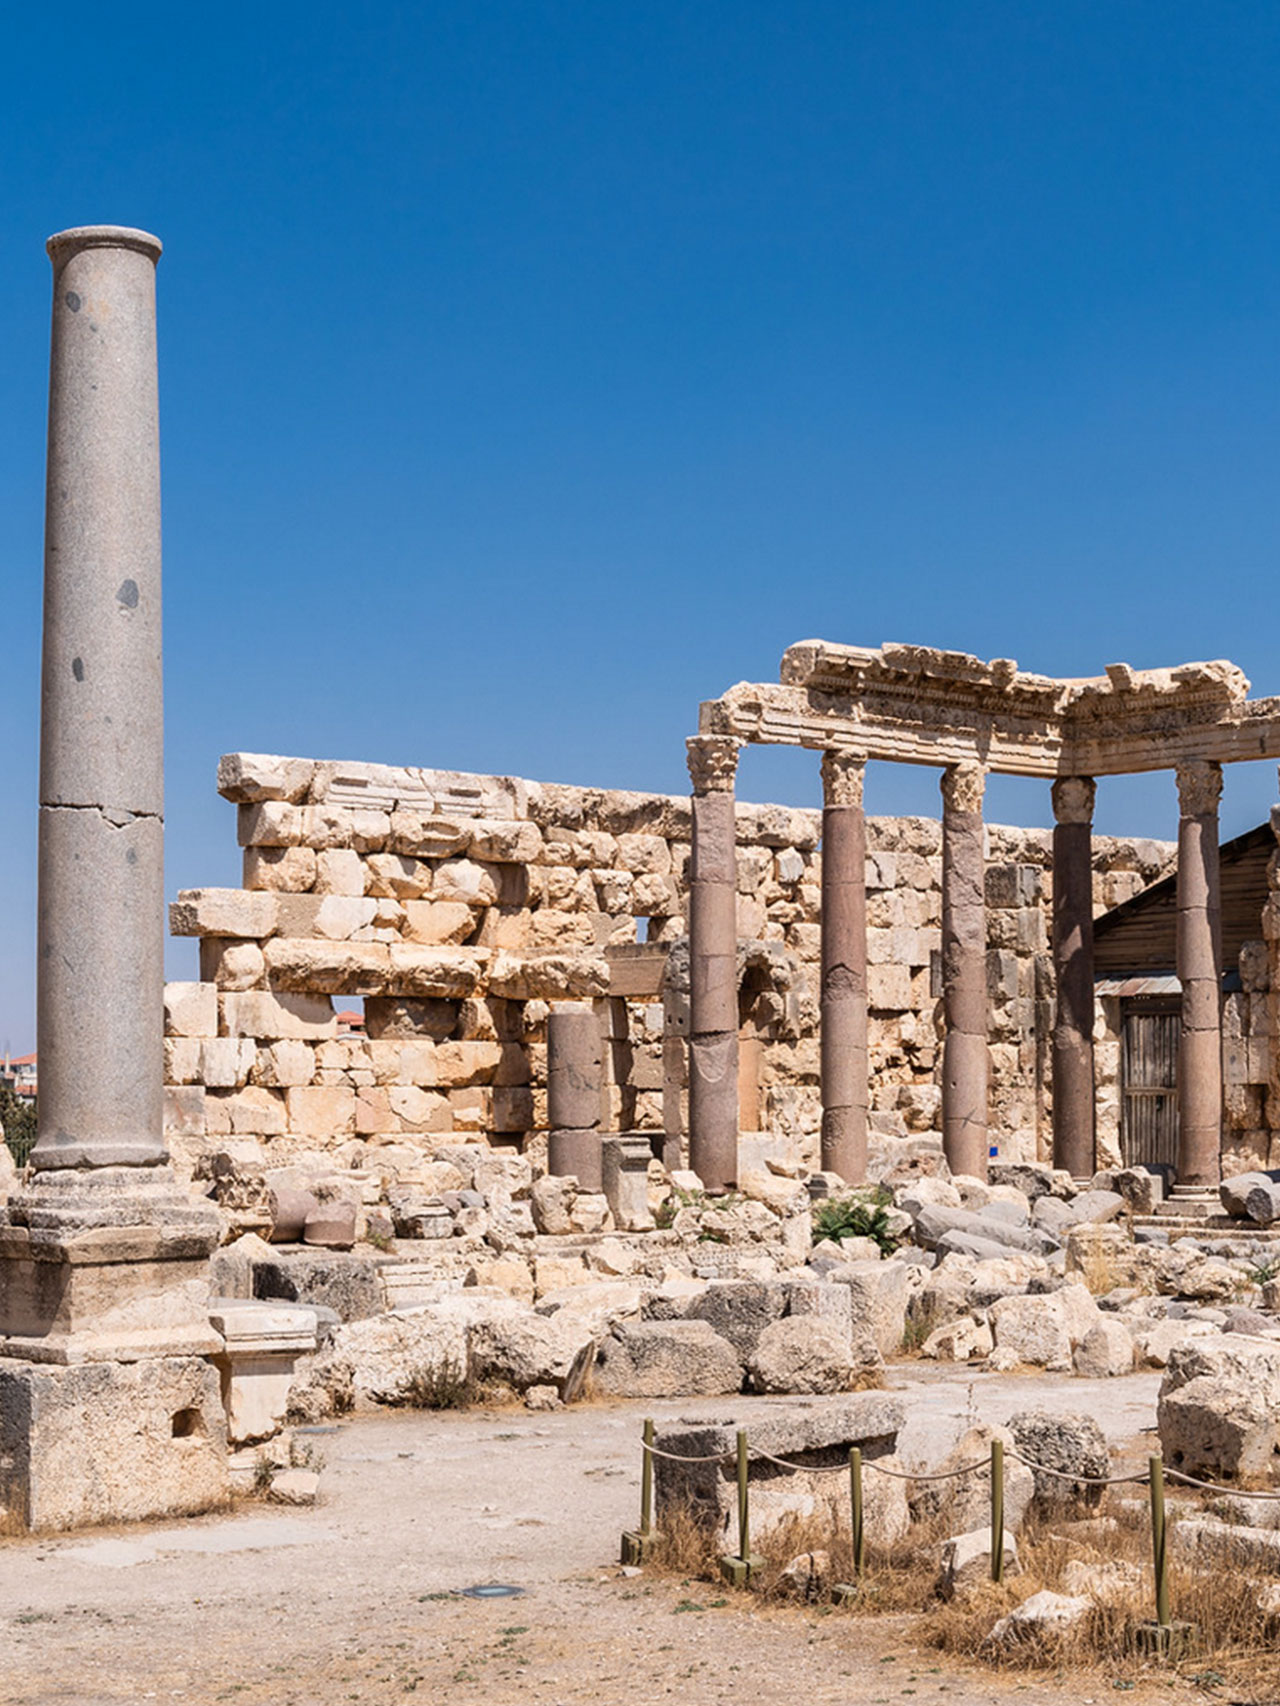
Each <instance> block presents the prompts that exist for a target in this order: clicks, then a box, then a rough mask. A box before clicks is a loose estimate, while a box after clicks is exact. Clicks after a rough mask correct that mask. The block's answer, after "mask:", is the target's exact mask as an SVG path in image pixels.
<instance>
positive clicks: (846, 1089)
mask: <svg viewBox="0 0 1280 1706" xmlns="http://www.w3.org/2000/svg"><path fill="white" fill-rule="evenodd" d="M865 770H866V762H865V760H864V759H861V758H853V757H851V756H849V754H847V753H841V752H826V753H824V754H823V757H822V996H821V1004H822V1011H821V1025H822V1030H821V1048H822V1166H823V1170H824V1171H826V1172H829V1173H838V1174H839V1175H840V1177H841V1178H842V1179H843V1180H844V1181H845V1183H846V1184H850V1185H861V1184H863V1183H865V1181H866V1177H867V826H866V818H865V817H864V815H863V810H862V780H863V775H864V772H865Z"/></svg>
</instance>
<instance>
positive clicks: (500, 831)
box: [470, 819, 542, 865]
mask: <svg viewBox="0 0 1280 1706" xmlns="http://www.w3.org/2000/svg"><path fill="white" fill-rule="evenodd" d="M470 851H471V853H472V856H473V857H474V858H476V859H487V860H489V861H490V862H491V863H493V864H496V865H531V864H533V863H534V862H535V861H536V860H537V859H538V857H539V855H540V854H541V852H542V831H541V830H540V829H539V828H538V826H537V824H536V823H530V822H529V821H528V819H525V820H523V821H518V820H513V821H508V822H500V821H495V820H492V819H490V820H486V821H481V822H477V823H474V824H473V825H472V826H471V848H470Z"/></svg>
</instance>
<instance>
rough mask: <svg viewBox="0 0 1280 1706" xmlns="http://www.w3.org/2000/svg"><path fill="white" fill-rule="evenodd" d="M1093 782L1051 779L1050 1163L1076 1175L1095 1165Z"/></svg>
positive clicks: (1082, 778)
mask: <svg viewBox="0 0 1280 1706" xmlns="http://www.w3.org/2000/svg"><path fill="white" fill-rule="evenodd" d="M1096 794H1097V784H1096V783H1095V782H1094V781H1093V780H1092V779H1091V778H1090V777H1087V776H1063V777H1061V778H1060V779H1059V780H1058V781H1056V782H1055V783H1054V784H1053V789H1052V795H1053V815H1054V830H1053V969H1054V977H1055V981H1056V985H1057V1014H1056V1018H1055V1021H1054V1027H1053V1164H1054V1166H1055V1167H1063V1168H1065V1169H1066V1170H1067V1171H1068V1172H1069V1173H1070V1174H1071V1176H1072V1178H1075V1179H1085V1178H1090V1177H1092V1174H1093V1170H1094V1123H1095V1111H1094V1070H1093V1019H1094V1014H1093V1003H1094V994H1093V803H1094V797H1095V795H1096Z"/></svg>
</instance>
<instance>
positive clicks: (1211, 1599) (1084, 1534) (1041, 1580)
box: [652, 1501, 1280, 1706]
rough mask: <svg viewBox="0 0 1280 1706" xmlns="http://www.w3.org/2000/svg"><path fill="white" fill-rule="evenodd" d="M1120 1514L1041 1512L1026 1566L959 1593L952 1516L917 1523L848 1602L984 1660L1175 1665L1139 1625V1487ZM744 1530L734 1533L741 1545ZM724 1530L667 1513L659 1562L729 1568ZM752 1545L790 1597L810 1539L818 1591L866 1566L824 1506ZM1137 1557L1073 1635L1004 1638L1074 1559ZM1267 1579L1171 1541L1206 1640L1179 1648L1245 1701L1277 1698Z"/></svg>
mask: <svg viewBox="0 0 1280 1706" xmlns="http://www.w3.org/2000/svg"><path fill="white" fill-rule="evenodd" d="M1113 1521H1114V1526H1112V1525H1111V1523H1108V1524H1107V1526H1106V1530H1105V1532H1104V1531H1103V1530H1101V1529H1100V1527H1099V1526H1098V1525H1097V1524H1096V1523H1093V1524H1090V1526H1089V1527H1088V1528H1086V1527H1084V1526H1083V1525H1081V1526H1079V1527H1077V1525H1075V1524H1073V1523H1072V1522H1070V1521H1064V1520H1059V1521H1055V1522H1049V1523H1046V1524H1043V1525H1040V1526H1036V1525H1035V1524H1030V1525H1028V1527H1027V1529H1026V1530H1025V1531H1024V1535H1023V1537H1022V1539H1021V1540H1020V1541H1019V1545H1018V1553H1019V1559H1020V1565H1021V1568H1020V1570H1019V1571H1018V1572H1017V1573H1016V1574H1014V1573H1011V1574H1009V1575H1008V1576H1007V1578H1006V1580H1005V1581H1003V1582H999V1583H997V1582H983V1583H981V1584H980V1585H979V1586H978V1587H976V1588H974V1589H972V1590H970V1591H969V1592H967V1593H965V1594H963V1595H961V1596H957V1598H956V1599H954V1600H953V1601H951V1602H950V1603H946V1602H944V1601H943V1600H941V1599H940V1598H939V1597H938V1596H937V1583H938V1566H939V1557H940V1553H941V1548H942V1542H943V1540H944V1539H945V1538H946V1533H947V1530H946V1523H945V1518H941V1519H940V1518H932V1519H929V1520H928V1521H925V1522H917V1523H914V1524H913V1525H912V1527H911V1530H910V1531H909V1533H908V1535H907V1536H906V1537H905V1538H904V1539H903V1540H902V1541H900V1542H899V1543H898V1544H897V1545H895V1546H893V1547H891V1548H888V1549H877V1548H873V1547H870V1546H868V1548H867V1557H866V1569H865V1572H864V1574H863V1576H862V1578H861V1582H860V1584H859V1586H860V1592H859V1593H858V1595H857V1598H856V1599H855V1600H853V1601H850V1602H846V1604H845V1606H844V1607H843V1608H842V1610H841V1612H840V1614H841V1615H851V1616H855V1617H858V1616H881V1615H887V1614H891V1613H903V1612H918V1613H920V1614H921V1618H920V1622H919V1623H918V1625H917V1626H916V1628H915V1629H914V1631H913V1637H914V1639H916V1640H917V1641H918V1642H919V1643H920V1644H921V1645H922V1646H929V1647H932V1648H934V1649H935V1650H937V1651H940V1652H943V1653H948V1654H952V1655H954V1656H956V1657H958V1658H965V1659H969V1660H976V1661H978V1662H981V1663H983V1664H988V1665H991V1666H992V1667H993V1668H996V1669H1007V1670H1021V1671H1043V1670H1063V1669H1066V1670H1070V1671H1077V1672H1079V1673H1081V1674H1082V1675H1088V1674H1090V1673H1098V1674H1099V1675H1101V1674H1103V1673H1106V1675H1107V1676H1109V1677H1110V1678H1112V1679H1115V1677H1116V1675H1117V1673H1118V1672H1125V1673H1127V1674H1128V1675H1129V1676H1133V1675H1135V1674H1138V1673H1139V1672H1141V1671H1147V1672H1149V1673H1150V1674H1152V1675H1158V1674H1167V1673H1168V1664H1167V1663H1166V1662H1162V1661H1158V1660H1154V1659H1151V1658H1149V1657H1148V1656H1146V1655H1145V1654H1144V1652H1143V1651H1142V1650H1141V1648H1140V1646H1139V1634H1138V1631H1139V1629H1140V1627H1141V1626H1142V1625H1149V1624H1151V1623H1152V1622H1153V1621H1154V1619H1155V1589H1154V1584H1153V1570H1152V1563H1151V1529H1150V1522H1149V1519H1148V1516H1147V1513H1146V1510H1145V1508H1144V1507H1143V1506H1141V1505H1140V1504H1138V1503H1137V1502H1136V1501H1134V1502H1131V1503H1129V1504H1127V1505H1125V1506H1118V1507H1117V1508H1116V1510H1115V1513H1114V1518H1113ZM732 1544H733V1542H732V1541H731V1542H730V1546H732ZM724 1549H725V1544H724V1542H723V1540H722V1538H721V1537H720V1536H719V1535H718V1534H715V1533H711V1532H708V1529H707V1527H706V1524H705V1521H699V1520H698V1518H697V1516H696V1515H695V1514H694V1513H692V1512H689V1511H687V1510H686V1511H676V1510H673V1511H670V1512H667V1513H664V1516H663V1534H662V1537H661V1539H660V1540H659V1541H658V1542H657V1544H656V1546H655V1549H654V1552H653V1554H652V1567H653V1568H654V1569H655V1570H657V1571H659V1572H661V1573H663V1574H669V1575H672V1576H679V1577H681V1578H683V1579H685V1580H688V1579H700V1580H707V1581H716V1580H718V1579H719V1556H720V1553H721V1552H722V1551H723V1550H724ZM752 1549H753V1551H755V1552H757V1553H762V1554H764V1555H765V1558H766V1562H765V1564H764V1565H763V1566H762V1568H761V1569H759V1570H758V1571H757V1572H756V1574H755V1576H754V1577H753V1580H752V1583H751V1592H752V1593H753V1594H755V1595H757V1596H758V1597H759V1598H760V1599H761V1600H764V1601H772V1602H776V1603H779V1604H782V1603H784V1602H785V1601H787V1600H788V1599H790V1600H791V1601H793V1602H794V1601H795V1600H796V1599H797V1597H801V1596H798V1595H797V1593H796V1590H795V1589H794V1587H792V1586H791V1585H790V1584H789V1583H788V1582H787V1581H786V1580H785V1579H784V1577H783V1570H784V1568H785V1566H786V1565H787V1563H788V1562H789V1561H790V1560H791V1559H793V1558H795V1557H797V1556H799V1555H801V1554H805V1553H814V1554H824V1553H825V1554H826V1557H827V1560H829V1564H828V1567H827V1569H826V1570H825V1572H824V1575H823V1580H822V1583H821V1584H820V1585H819V1584H818V1583H816V1582H815V1583H814V1584H813V1590H814V1591H812V1592H811V1593H810V1594H809V1595H808V1597H809V1598H811V1599H814V1600H821V1601H822V1602H823V1603H824V1604H825V1603H826V1602H827V1600H828V1598H829V1594H828V1590H829V1588H830V1587H831V1586H832V1585H834V1584H835V1583H837V1582H850V1581H852V1579H853V1559H852V1555H851V1546H850V1541H849V1534H848V1530H847V1528H842V1529H840V1530H838V1531H837V1532H836V1533H835V1534H834V1535H833V1534H832V1531H831V1529H830V1527H829V1526H828V1525H827V1524H826V1523H825V1522H823V1521H821V1520H819V1519H806V1520H800V1519H791V1520H789V1521H787V1522H785V1523H782V1524H779V1525H778V1526H777V1527H775V1528H773V1529H772V1530H770V1531H769V1533H768V1534H767V1535H766V1536H765V1537H764V1539H763V1541H753V1544H752ZM1073 1562H1078V1563H1083V1564H1087V1565H1107V1564H1117V1563H1119V1564H1128V1565H1131V1566H1134V1567H1136V1571H1137V1572H1140V1573H1139V1574H1138V1575H1137V1577H1136V1579H1135V1580H1134V1582H1133V1584H1132V1585H1131V1586H1122V1587H1120V1588H1119V1589H1117V1591H1116V1592H1115V1594H1114V1597H1111V1598H1109V1599H1108V1602H1107V1603H1106V1604H1105V1605H1098V1606H1096V1607H1095V1608H1094V1610H1093V1611H1092V1612H1090V1613H1089V1614H1088V1616H1086V1617H1085V1618H1084V1619H1083V1620H1082V1621H1081V1622H1080V1623H1078V1624H1076V1625H1075V1626H1074V1627H1073V1628H1071V1629H1070V1630H1068V1631H1067V1632H1066V1633H1064V1634H1061V1635H1055V1636H1050V1637H1045V1638H1037V1639H1030V1640H1022V1641H1017V1642H1014V1643H1013V1644H1011V1645H999V1646H996V1645H994V1644H993V1643H992V1642H991V1640H990V1634H991V1629H992V1626H993V1625H994V1624H995V1623H996V1621H997V1620H998V1619H999V1618H1001V1617H1003V1616H1004V1615H1005V1614H1006V1613H1008V1612H1010V1611H1012V1610H1013V1609H1014V1608H1015V1607H1016V1606H1018V1605H1021V1604H1022V1602H1023V1601H1024V1600H1026V1599H1028V1598H1030V1596H1031V1595H1032V1594H1033V1593H1038V1592H1040V1591H1041V1590H1042V1589H1049V1590H1051V1591H1053V1592H1055V1593H1067V1592H1069V1591H1070V1589H1069V1586H1068V1581H1067V1575H1068V1566H1069V1565H1071V1564H1072V1563H1073ZM1262 1586H1263V1584H1262V1583H1261V1582H1260V1581H1259V1580H1257V1579H1256V1578H1251V1577H1250V1576H1249V1575H1248V1574H1246V1573H1245V1572H1244V1571H1234V1570H1230V1569H1222V1568H1220V1567H1219V1568H1211V1569H1196V1568H1194V1567H1193V1566H1192V1564H1191V1562H1190V1560H1189V1559H1188V1558H1186V1557H1184V1556H1182V1555H1180V1554H1179V1553H1178V1552H1177V1550H1176V1548H1175V1547H1174V1546H1173V1545H1172V1544H1171V1546H1170V1562H1169V1597H1170V1605H1171V1611H1172V1616H1173V1618H1174V1619H1175V1620H1176V1621H1178V1622H1181V1623H1189V1624H1191V1625H1193V1626H1194V1628H1195V1632H1196V1633H1195V1640H1194V1644H1193V1646H1192V1647H1191V1649H1190V1650H1189V1652H1188V1653H1187V1654H1186V1655H1185V1656H1184V1657H1182V1658H1181V1659H1179V1660H1178V1662H1177V1664H1176V1667H1175V1668H1176V1669H1177V1671H1178V1672H1180V1673H1181V1674H1182V1675H1183V1676H1184V1677H1187V1678H1189V1679H1191V1680H1194V1681H1197V1682H1200V1683H1202V1684H1203V1685H1205V1686H1213V1687H1216V1686H1218V1685H1219V1684H1221V1685H1226V1686H1227V1687H1228V1688H1229V1690H1230V1696H1229V1697H1230V1698H1231V1699H1232V1700H1233V1701H1235V1702H1240V1703H1245V1702H1255V1701H1256V1702H1258V1703H1259V1706H1261V1703H1263V1702H1268V1703H1274V1701H1275V1700H1276V1698H1277V1690H1276V1685H1275V1660H1274V1653H1275V1649H1276V1645H1277V1641H1280V1615H1276V1614H1272V1613H1269V1612H1265V1611H1263V1610H1261V1609H1260V1608H1259V1605H1258V1598H1259V1593H1260V1590H1261V1588H1262Z"/></svg>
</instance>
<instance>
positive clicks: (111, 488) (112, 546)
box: [0, 226, 229, 1529]
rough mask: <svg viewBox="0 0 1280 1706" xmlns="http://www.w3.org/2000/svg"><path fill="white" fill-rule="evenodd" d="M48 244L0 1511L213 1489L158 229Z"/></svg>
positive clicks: (220, 1478)
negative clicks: (189, 1090)
mask: <svg viewBox="0 0 1280 1706" xmlns="http://www.w3.org/2000/svg"><path fill="white" fill-rule="evenodd" d="M48 247H49V255H50V258H51V259H52V261H53V272H54V301H53V345H52V363H51V383H50V399H49V461H48V492H47V505H46V536H45V611H44V675H43V711H42V718H41V743H40V802H41V803H40V836H39V845H40V867H39V880H40V894H39V929H38V942H39V963H38V989H37V1039H38V1046H39V1054H40V1078H41V1083H40V1130H39V1136H38V1139H37V1142H36V1145H35V1148H34V1149H33V1151H32V1154H31V1162H32V1167H33V1177H32V1179H31V1181H30V1182H29V1183H28V1184H26V1185H25V1186H24V1187H22V1188H21V1189H20V1190H18V1191H17V1192H16V1193H14V1194H13V1195H12V1196H11V1197H10V1199H9V1202H8V1204H7V1205H6V1207H5V1209H4V1211H3V1213H2V1214H0V1509H3V1510H4V1511H5V1514H6V1517H7V1519H8V1521H9V1522H10V1523H11V1524H13V1525H15V1526H25V1527H28V1528H32V1529H47V1528H60V1527H73V1526H76V1525H78V1524H80V1523H85V1522H105V1521H120V1520H125V1519H129V1518H134V1517H145V1516H155V1515H164V1514H173V1513H179V1512H184V1511H194V1510H204V1509H209V1508H211V1507H212V1506H214V1505H216V1504H218V1503H220V1502H222V1501H223V1500H224V1499H225V1498H226V1497H227V1496H228V1494H229V1487H228V1479H227V1467H226V1456H225V1442H226V1418H225V1415H224V1413H223V1410H222V1404H221V1398H220V1392H219V1380H218V1374H217V1371H216V1369H215V1368H214V1367H213V1366H212V1364H211V1363H209V1362H208V1361H207V1360H206V1359H205V1353H207V1352H213V1351H217V1350H219V1349H220V1348H221V1346H222V1340H221V1338H220V1336H219V1335H218V1334H217V1333H216V1332H214V1330H213V1329H212V1327H211V1325H210V1321H209V1278H208V1275H209V1264H208V1257H209V1253H210V1251H211V1250H212V1249H213V1248H214V1247H215V1246H216V1244H217V1243H218V1241H219V1238H220V1236H221V1221H220V1218H219V1216H218V1213H217V1211H216V1210H215V1209H214V1208H213V1206H212V1205H211V1204H209V1203H207V1202H198V1201H195V1200H193V1199H192V1198H190V1197H188V1195H187V1193H186V1192H185V1191H184V1190H182V1189H181V1188H180V1187H179V1185H178V1183H177V1181H176V1180H175V1178H174V1176H173V1172H172V1169H171V1168H170V1167H169V1166H168V1164H167V1162H168V1157H167V1154H166V1149H165V1140H164V1109H163V1046H164V1045H163V1035H164V1003H163V977H164V972H163V953H164V887H163V879H164V870H163V858H164V829H163V819H162V815H161V814H162V810H163V763H164V749H163V737H162V702H161V655H160V469H159V438H158V422H157V402H156V395H157V392H156V346H155V265H156V260H157V258H158V256H159V254H160V244H159V242H158V241H157V240H156V239H155V238H154V237H150V236H148V235H147V234H146V233H145V232H142V231H132V230H125V229H120V228H117V227H114V226H95V227H90V228H87V229H83V230H76V231H64V232H62V233H61V234H60V235H59V236H57V237H53V238H51V239H50V241H49V245H48Z"/></svg>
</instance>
